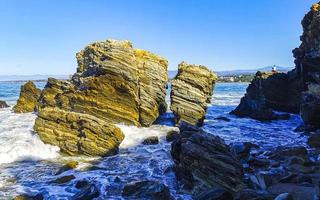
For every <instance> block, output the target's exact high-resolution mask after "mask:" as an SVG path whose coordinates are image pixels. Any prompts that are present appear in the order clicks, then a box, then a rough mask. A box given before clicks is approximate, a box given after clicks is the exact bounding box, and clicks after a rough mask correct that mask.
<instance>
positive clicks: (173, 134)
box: [166, 130, 180, 142]
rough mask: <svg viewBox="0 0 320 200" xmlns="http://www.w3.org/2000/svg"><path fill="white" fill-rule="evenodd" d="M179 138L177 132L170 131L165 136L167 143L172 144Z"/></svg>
mask: <svg viewBox="0 0 320 200" xmlns="http://www.w3.org/2000/svg"><path fill="white" fill-rule="evenodd" d="M179 137H180V133H179V131H175V130H171V131H169V132H168V133H167V135H166V140H167V142H172V141H174V140H176V139H178V138H179Z"/></svg>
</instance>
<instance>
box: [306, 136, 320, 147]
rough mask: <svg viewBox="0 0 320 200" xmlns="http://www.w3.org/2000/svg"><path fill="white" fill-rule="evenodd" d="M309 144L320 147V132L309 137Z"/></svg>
mask: <svg viewBox="0 0 320 200" xmlns="http://www.w3.org/2000/svg"><path fill="white" fill-rule="evenodd" d="M308 144H309V146H310V147H313V148H320V132H316V133H312V134H311V135H310V137H309V138H308Z"/></svg>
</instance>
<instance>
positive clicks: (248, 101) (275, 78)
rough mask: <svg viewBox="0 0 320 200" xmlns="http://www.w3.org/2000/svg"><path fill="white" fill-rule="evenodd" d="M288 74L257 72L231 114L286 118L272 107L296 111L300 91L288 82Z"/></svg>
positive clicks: (258, 118) (260, 118)
mask: <svg viewBox="0 0 320 200" xmlns="http://www.w3.org/2000/svg"><path fill="white" fill-rule="evenodd" d="M288 76H289V75H288V74H284V73H275V74H273V73H265V72H257V73H256V76H255V77H254V79H253V80H252V81H251V83H250V84H249V86H248V88H247V92H246V94H245V96H244V97H243V98H242V99H241V102H240V104H239V105H238V106H237V107H236V109H235V110H233V111H232V112H231V114H235V115H237V116H239V117H251V118H253V119H257V120H261V121H264V120H277V119H286V118H288V116H286V115H279V114H276V113H274V112H273V110H272V109H275V110H281V111H289V112H290V111H291V112H297V110H298V108H299V97H300V93H299V91H298V90H297V89H295V86H296V85H293V84H289V82H291V83H293V82H294V81H289V79H288Z"/></svg>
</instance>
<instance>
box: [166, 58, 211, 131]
mask: <svg viewBox="0 0 320 200" xmlns="http://www.w3.org/2000/svg"><path fill="white" fill-rule="evenodd" d="M216 80H217V76H216V75H215V74H214V73H213V72H212V71H210V70H209V69H208V68H207V67H204V66H201V65H190V64H187V63H186V62H182V63H181V64H179V70H178V74H177V75H176V77H175V78H174V79H172V80H171V110H172V112H173V114H174V116H175V121H176V123H180V122H181V121H185V122H188V123H190V124H192V125H202V123H203V120H204V118H205V114H206V110H207V104H208V103H210V101H211V96H212V93H213V91H212V90H213V88H214V85H215V81H216Z"/></svg>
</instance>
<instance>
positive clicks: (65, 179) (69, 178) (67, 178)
mask: <svg viewBox="0 0 320 200" xmlns="http://www.w3.org/2000/svg"><path fill="white" fill-rule="evenodd" d="M75 178H76V177H75V176H74V175H68V176H62V177H60V178H57V179H56V180H54V181H53V183H57V184H64V183H68V182H70V181H72V180H73V179H75Z"/></svg>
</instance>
